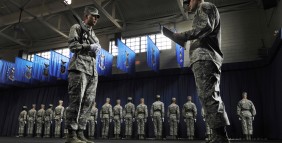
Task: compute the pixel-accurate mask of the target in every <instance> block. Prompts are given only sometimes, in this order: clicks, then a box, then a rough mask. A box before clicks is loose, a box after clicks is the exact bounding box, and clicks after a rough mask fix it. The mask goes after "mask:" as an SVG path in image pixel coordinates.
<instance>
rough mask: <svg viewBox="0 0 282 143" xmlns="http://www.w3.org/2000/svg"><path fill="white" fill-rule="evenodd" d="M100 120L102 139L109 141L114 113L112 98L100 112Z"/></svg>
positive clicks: (107, 100) (108, 99)
mask: <svg viewBox="0 0 282 143" xmlns="http://www.w3.org/2000/svg"><path fill="white" fill-rule="evenodd" d="M100 118H101V122H102V138H103V139H107V138H108V136H109V126H110V122H112V118H113V111H112V105H111V104H110V98H107V99H106V103H105V104H104V105H103V106H102V109H101V111H100Z"/></svg>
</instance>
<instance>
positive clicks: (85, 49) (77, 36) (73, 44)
mask: <svg viewBox="0 0 282 143" xmlns="http://www.w3.org/2000/svg"><path fill="white" fill-rule="evenodd" d="M85 26H86V27H88V29H89V30H90V31H89V33H90V35H91V36H92V37H93V39H94V41H95V42H96V43H99V40H98V38H97V36H96V35H95V33H94V30H93V29H92V28H90V27H89V26H88V25H86V24H85ZM83 35H85V33H84V32H83V31H82V30H81V27H80V25H79V24H75V25H73V26H72V27H71V29H70V33H69V41H68V42H69V49H70V51H71V52H72V53H74V55H73V57H72V59H71V60H70V63H69V67H68V71H69V74H68V84H69V85H68V94H69V106H68V107H69V108H68V109H67V112H66V126H67V128H68V129H70V130H74V131H76V130H85V129H86V124H87V119H88V116H89V115H90V114H89V113H90V110H91V107H92V105H93V103H94V100H95V97H96V88H97V83H98V73H97V70H96V59H95V52H92V51H91V50H90V42H89V41H88V40H87V39H84V38H83Z"/></svg>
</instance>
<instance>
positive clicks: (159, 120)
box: [150, 101, 165, 139]
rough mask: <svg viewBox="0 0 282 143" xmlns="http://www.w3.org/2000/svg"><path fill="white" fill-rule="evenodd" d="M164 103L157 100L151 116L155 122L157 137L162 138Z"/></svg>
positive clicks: (153, 105)
mask: <svg viewBox="0 0 282 143" xmlns="http://www.w3.org/2000/svg"><path fill="white" fill-rule="evenodd" d="M164 110H165V109H164V103H163V102H161V101H155V102H154V103H153V104H152V107H151V113H150V114H151V117H152V119H153V123H154V132H155V136H156V137H157V139H161V138H162V131H163V120H164V114H165V113H164Z"/></svg>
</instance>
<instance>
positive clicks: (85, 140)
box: [77, 130, 94, 143]
mask: <svg viewBox="0 0 282 143" xmlns="http://www.w3.org/2000/svg"><path fill="white" fill-rule="evenodd" d="M77 137H78V139H80V140H81V141H84V142H85V143H94V142H93V141H90V140H88V139H86V138H85V136H84V133H83V130H78V131H77Z"/></svg>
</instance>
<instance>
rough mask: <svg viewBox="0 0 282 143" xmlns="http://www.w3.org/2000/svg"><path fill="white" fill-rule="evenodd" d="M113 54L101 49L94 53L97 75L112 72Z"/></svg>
mask: <svg viewBox="0 0 282 143" xmlns="http://www.w3.org/2000/svg"><path fill="white" fill-rule="evenodd" d="M112 65H113V55H111V54H110V53H109V52H107V51H106V50H104V49H101V50H100V51H99V53H98V54H97V55H96V67H97V71H98V74H99V75H104V76H109V75H111V74H112Z"/></svg>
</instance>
